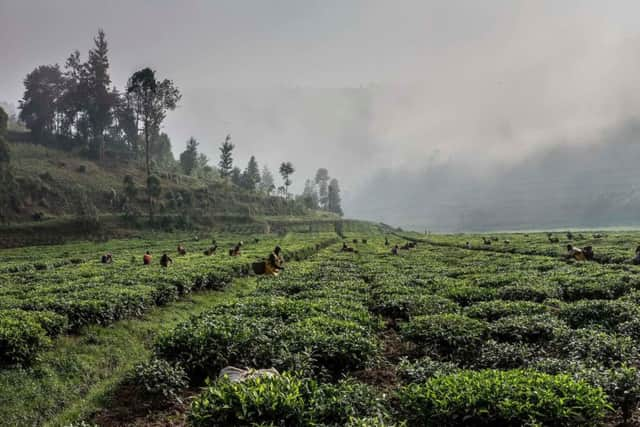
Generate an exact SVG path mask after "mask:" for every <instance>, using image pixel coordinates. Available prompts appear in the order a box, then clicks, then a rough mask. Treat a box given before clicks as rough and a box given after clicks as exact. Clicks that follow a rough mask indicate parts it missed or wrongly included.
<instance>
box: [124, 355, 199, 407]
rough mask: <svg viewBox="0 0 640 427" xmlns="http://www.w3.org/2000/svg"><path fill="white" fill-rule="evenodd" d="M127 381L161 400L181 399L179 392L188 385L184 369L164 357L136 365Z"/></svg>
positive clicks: (146, 393)
mask: <svg viewBox="0 0 640 427" xmlns="http://www.w3.org/2000/svg"><path fill="white" fill-rule="evenodd" d="M126 381H127V382H128V383H129V384H132V385H134V386H136V387H138V388H139V389H140V390H141V391H142V393H144V394H145V395H147V396H149V397H151V398H153V399H161V400H179V392H180V391H181V390H182V389H184V388H186V387H187V385H188V378H187V374H186V373H185V372H184V370H183V369H182V368H180V367H179V366H174V365H172V364H170V363H169V362H167V361H166V360H162V359H151V360H149V361H147V362H144V363H141V364H138V365H136V366H135V367H134V368H133V371H132V372H131V373H130V374H129V376H128V378H127V380H126Z"/></svg>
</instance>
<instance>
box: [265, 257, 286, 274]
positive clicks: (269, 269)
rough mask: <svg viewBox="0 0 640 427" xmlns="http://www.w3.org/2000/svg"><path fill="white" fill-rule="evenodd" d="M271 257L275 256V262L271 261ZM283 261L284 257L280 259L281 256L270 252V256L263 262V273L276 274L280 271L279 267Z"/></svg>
mask: <svg viewBox="0 0 640 427" xmlns="http://www.w3.org/2000/svg"><path fill="white" fill-rule="evenodd" d="M272 257H273V258H275V263H272V262H271V258H272ZM283 262H284V259H282V257H281V256H278V255H276V254H275V253H273V254H271V256H270V257H269V258H267V261H266V262H265V266H264V274H266V275H268V276H277V275H278V273H279V272H280V268H281V267H282V263H283Z"/></svg>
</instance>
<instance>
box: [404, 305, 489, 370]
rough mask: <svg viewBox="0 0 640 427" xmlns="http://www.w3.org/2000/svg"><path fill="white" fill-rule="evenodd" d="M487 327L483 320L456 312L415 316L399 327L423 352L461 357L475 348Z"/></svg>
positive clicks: (468, 354)
mask: <svg viewBox="0 0 640 427" xmlns="http://www.w3.org/2000/svg"><path fill="white" fill-rule="evenodd" d="M487 331H488V325H487V323H486V322H483V321H481V320H476V319H472V318H470V317H466V316H462V315H459V314H436V315H431V316H416V317H414V318H413V319H411V321H410V322H407V323H404V324H402V325H401V328H400V332H401V334H402V335H403V337H404V338H406V339H408V340H410V341H412V342H413V343H415V344H416V345H417V346H418V347H419V349H420V350H421V351H423V352H424V353H425V354H430V355H434V356H443V357H446V356H455V357H461V358H463V359H464V358H466V357H469V356H470V355H471V354H472V353H473V352H474V351H476V350H477V349H478V347H479V346H480V345H481V344H482V341H483V340H484V338H485V336H486V334H487Z"/></svg>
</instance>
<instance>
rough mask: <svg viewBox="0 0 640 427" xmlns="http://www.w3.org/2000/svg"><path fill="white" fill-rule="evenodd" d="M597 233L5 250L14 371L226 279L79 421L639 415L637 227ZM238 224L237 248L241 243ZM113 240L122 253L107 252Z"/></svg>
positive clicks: (617, 420) (553, 422) (602, 418)
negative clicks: (279, 258) (241, 373)
mask: <svg viewBox="0 0 640 427" xmlns="http://www.w3.org/2000/svg"><path fill="white" fill-rule="evenodd" d="M575 234H577V233H575ZM583 234H584V235H583V236H582V237H577V236H571V237H572V239H571V240H572V241H575V240H578V239H582V240H579V241H578V242H577V243H576V244H580V245H586V244H590V245H592V246H594V249H595V251H596V255H597V259H596V260H594V261H593V262H575V261H571V260H566V259H564V258H563V257H562V255H563V246H566V244H567V236H565V235H564V233H555V235H554V236H551V239H550V236H548V235H547V234H543V233H534V234H529V235H524V234H511V235H504V234H501V235H496V236H498V240H491V239H490V237H493V236H481V235H478V236H470V235H450V236H444V235H439V236H435V235H429V236H426V235H418V234H416V233H400V234H394V233H389V234H383V233H382V232H378V233H375V232H373V231H372V232H368V233H348V234H347V236H343V238H344V239H346V240H344V241H345V242H347V243H348V244H349V245H351V246H353V247H354V249H355V250H356V252H342V251H341V250H340V247H341V244H342V241H343V239H341V238H339V237H338V236H337V235H335V234H331V233H317V234H308V233H307V234H288V235H286V236H284V237H282V236H280V237H278V236H272V235H264V236H257V235H256V236H231V235H227V236H221V237H218V239H217V243H218V245H219V248H220V249H219V252H218V253H217V254H216V255H213V256H205V255H203V253H202V252H203V251H204V250H205V249H206V247H208V246H209V245H210V244H211V242H210V239H208V240H207V241H197V242H196V241H187V242H185V244H186V246H187V247H188V249H189V250H188V253H187V255H184V256H177V255H176V256H173V254H174V253H175V246H176V244H177V240H176V239H175V238H166V239H165V240H162V239H160V240H143V239H138V240H128V241H114V242H109V243H105V244H101V245H97V246H96V245H93V246H91V244H73V245H64V246H58V247H42V248H38V249H37V250H35V251H34V250H33V249H31V250H22V249H14V250H8V251H2V252H0V259H1V260H2V264H1V265H0V361H1V362H2V365H3V368H2V371H0V381H2V378H1V377H2V375H3V374H6V373H7V372H14V371H18V370H19V371H22V372H27V375H34V376H36V375H37V374H38V372H41V371H42V366H41V365H42V363H43V362H42V361H41V360H40V355H41V354H42V352H45V351H47V348H48V347H50V346H55V345H56V344H55V343H56V337H61V336H65V335H78V336H83V335H84V334H86V330H87V328H88V327H91V328H94V329H95V328H96V327H97V328H116V329H117V328H118V325H119V324H120V322H122V320H121V319H125V318H136V317H143V318H144V317H145V316H146V313H147V312H148V310H150V309H151V308H153V307H157V306H162V307H163V308H161V309H160V311H171V310H172V307H173V306H174V305H175V304H176V303H175V302H174V301H180V300H181V299H185V298H189V297H190V295H192V294H191V293H192V292H194V291H201V292H202V293H207V292H218V293H220V294H221V295H227V297H225V298H220V299H216V300H215V301H213V302H211V303H208V304H207V305H206V306H205V307H203V309H202V310H198V311H197V312H194V313H193V314H191V315H188V316H185V317H182V318H181V319H180V320H179V321H176V322H173V323H171V324H166V325H164V326H161V327H158V328H157V330H155V331H154V332H153V334H152V336H151V337H150V339H149V352H148V354H146V356H145V358H144V360H141V361H140V363H136V364H135V365H133V366H131V368H130V369H128V370H127V374H126V375H124V376H123V377H122V378H121V379H118V381H115V382H114V383H113V384H111V387H110V388H108V390H105V393H104V396H103V398H102V399H101V400H100V404H99V405H97V406H96V407H93V408H91V409H85V410H82V409H81V410H78V411H76V414H77V415H78V416H77V417H76V418H74V420H71V421H73V422H74V423H75V424H73V425H81V424H80V422H81V421H82V422H85V424H84V425H92V424H93V423H96V424H98V425H193V426H257V425H260V426H345V425H348V426H401V425H407V426H425V425H426V426H460V425H462V426H481V425H495V426H522V425H530V426H543V425H544V426H547V425H550V426H600V425H620V424H627V425H635V423H637V416H638V414H637V406H638V403H639V402H640V371H638V368H637V367H638V363H639V361H640V347H639V346H638V339H640V305H639V303H640V275H639V273H640V267H638V266H635V265H633V264H632V263H631V262H630V259H631V258H632V256H633V249H634V248H635V246H636V242H638V241H639V240H640V234H638V233H633V232H626V233H610V234H602V235H600V234H598V236H597V237H596V236H593V235H591V234H589V236H587V235H586V234H587V233H583ZM555 236H558V241H555V240H554V241H551V240H553V238H554V237H555ZM483 237H484V238H485V239H489V240H491V242H492V243H491V244H485V242H484V241H483ZM385 239H388V240H389V245H386V244H385ZM238 240H244V242H245V249H244V251H243V254H242V256H240V257H229V256H228V254H227V253H225V251H226V249H228V247H231V246H232V244H233V243H235V242H236V241H238ZM409 240H411V241H414V242H417V243H416V246H415V247H414V248H412V249H407V250H400V251H399V254H398V255H397V256H396V255H393V254H392V253H391V247H392V246H393V245H395V244H399V245H403V244H405V243H406V242H407V241H409ZM467 242H469V245H467ZM275 244H280V245H281V246H282V247H283V249H284V250H285V254H286V257H287V258H288V261H289V262H287V264H286V268H285V270H284V271H283V272H282V274H280V275H279V276H278V277H264V276H259V277H253V276H252V275H251V272H250V263H251V262H252V261H255V260H257V259H261V258H262V257H264V256H266V255H267V254H268V253H269V251H270V250H271V249H272V248H273V246H274V245H275ZM104 250H110V251H112V252H113V253H114V257H115V262H114V263H113V264H109V265H103V264H101V263H100V262H99V260H98V256H97V255H98V254H99V253H100V252H101V251H104ZM145 250H150V251H151V252H152V253H153V254H154V255H155V259H154V264H153V265H151V266H143V265H141V264H142V262H141V254H142V253H143V251H145ZM163 251H167V252H170V253H171V255H172V257H173V259H174V261H175V262H174V264H173V265H172V266H170V267H169V268H167V269H163V268H161V267H160V266H159V265H158V264H157V258H159V255H160V254H161V253H162V252H163ZM33 254H36V255H35V256H34V255H33ZM247 275H250V276H251V283H250V285H246V287H245V288H243V291H242V292H235V293H234V292H232V291H233V289H234V287H236V286H239V285H238V284H237V283H235V282H236V281H237V280H238V279H237V278H239V277H243V276H247ZM197 293H198V292H196V294H197ZM92 325H93V326H92ZM96 325H97V326H96ZM57 339H60V338H57ZM79 345H82V344H79ZM226 366H235V367H238V368H256V369H260V368H275V369H276V370H277V371H278V372H279V374H278V375H274V376H261V377H256V378H251V379H248V380H245V381H243V382H233V381H231V380H230V379H229V378H226V377H223V378H219V377H218V374H219V372H220V370H221V369H222V368H224V367H226ZM3 371H4V372H3ZM6 375H8V374H6ZM34 381H35V380H34ZM3 384H8V382H5V383H3ZM16 389H17V388H16ZM4 393H11V390H9V389H7V390H5V389H3V390H0V401H1V400H2V399H3V398H7V399H8V396H7V395H3V394H4ZM7 401H8V400H7ZM0 406H1V405H0ZM79 406H80V407H81V406H82V403H79ZM0 411H2V409H0ZM54 413H55V411H53V410H52V415H53V414H54ZM3 415H4V414H3ZM13 415H15V414H13ZM7 417H8V415H7V416H5V417H4V419H5V420H8V419H9V418H7ZM51 418H52V419H53V418H54V417H51ZM14 419H15V418H14ZM24 419H25V420H26V419H28V418H24ZM60 420H64V422H63V421H60ZM169 420H170V421H169ZM2 422H3V421H0V423H2ZM45 422H46V420H41V421H38V422H30V424H41V423H42V424H44V423H45ZM67 422H70V420H69V417H67V418H57V419H56V420H54V421H50V424H52V425H65V424H67ZM67 425H68V424H67Z"/></svg>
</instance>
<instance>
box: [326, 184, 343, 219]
mask: <svg viewBox="0 0 640 427" xmlns="http://www.w3.org/2000/svg"><path fill="white" fill-rule="evenodd" d="M327 210H328V211H329V212H333V213H336V214H338V215H340V216H342V215H343V213H342V199H341V198H340V184H339V183H338V180H337V179H335V178H333V179H332V180H331V181H330V182H329V187H328V189H327Z"/></svg>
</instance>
